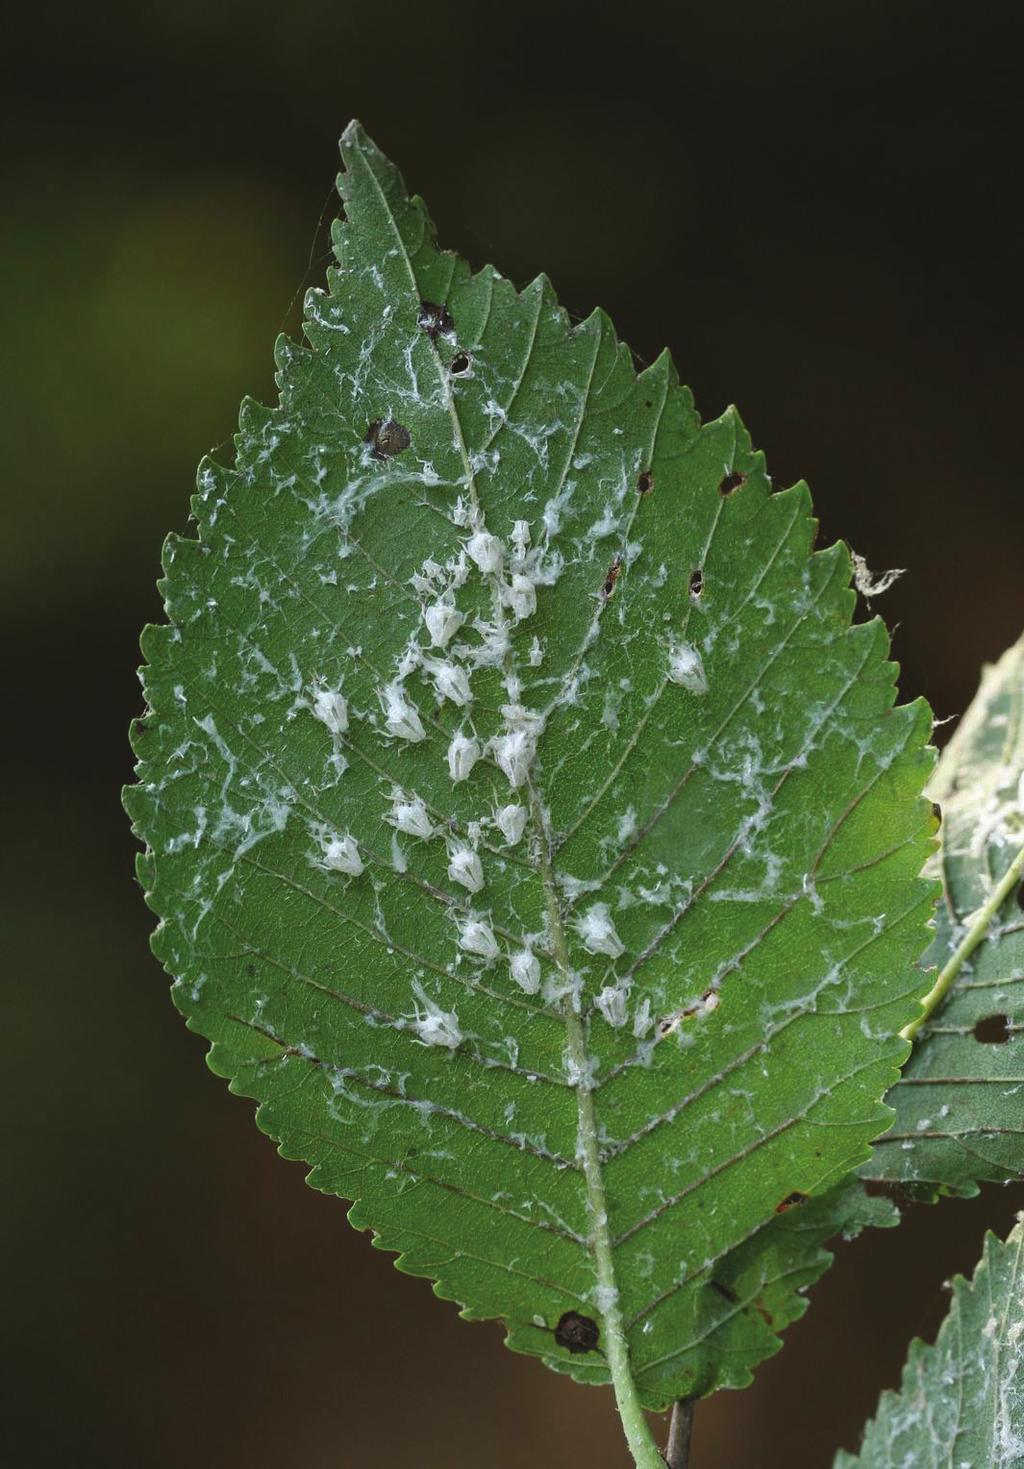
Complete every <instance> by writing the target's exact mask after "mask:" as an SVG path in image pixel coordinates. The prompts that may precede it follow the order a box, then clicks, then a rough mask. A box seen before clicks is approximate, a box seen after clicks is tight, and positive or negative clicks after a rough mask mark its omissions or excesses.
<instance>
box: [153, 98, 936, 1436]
mask: <svg viewBox="0 0 1024 1469" xmlns="http://www.w3.org/2000/svg"><path fill="white" fill-rule="evenodd" d="M342 155H343V162H344V172H343V173H342V175H341V178H340V180H339V189H340V193H341V196H342V199H343V202H344V218H343V219H342V220H340V221H339V222H338V223H337V225H336V226H335V230H334V236H333V238H334V248H335V253H336V258H337V263H336V265H334V267H333V268H332V269H331V270H330V271H329V272H328V277H327V286H326V289H325V290H317V291H314V292H312V293H311V294H310V296H309V298H308V300H307V303H306V317H305V336H306V341H305V343H301V344H300V343H295V342H291V341H287V340H282V341H280V342H279V343H278V346H277V364H278V368H279V376H278V382H279V387H280V401H279V403H278V404H277V406H276V407H273V408H267V407H263V406H261V405H259V404H256V403H254V402H250V401H247V402H246V403H244V404H243V407H242V411H241V419H240V428H239V432H238V435H237V438H236V452H235V459H234V464H233V466H231V467H226V466H224V465H221V464H219V463H216V462H214V461H213V460H206V461H204V463H203V464H202V466H201V467H200V470H199V477H198V493H197V495H196V497H195V500H194V502H193V507H194V514H195V519H196V523H197V534H196V537H195V538H194V539H191V538H188V537H182V536H172V537H171V538H170V539H169V540H168V542H167V544H166V548H165V553H164V568H165V579H164V581H163V582H162V591H163V595H164V600H165V605H166V611H167V619H168V620H167V624H166V625H164V626H159V627H150V628H148V629H147V630H146V632H145V633H144V637H143V651H144V655H145V658H146V660H147V666H146V668H145V669H144V672H143V680H144V687H145V693H146V699H147V703H148V711H147V713H146V715H145V717H144V718H143V719H142V720H141V721H140V722H138V723H137V725H136V726H135V729H134V744H135V749H136V752H137V754H138V757H139V766H138V784H137V785H136V786H134V787H133V788H132V789H130V790H129V791H128V792H127V795H126V802H127V806H128V809H129V811H130V813H131V815H132V817H133V820H134V823H135V828H136V831H137V833H138V835H139V836H140V838H141V839H142V841H143V842H144V843H145V846H146V851H145V853H144V855H143V856H142V857H141V859H140V864H139V871H140V874H141V878H142V881H143V884H144V886H145V888H146V891H147V899H148V901H149V903H150V904H151V906H152V907H153V909H154V910H155V911H156V913H157V914H158V915H159V920H160V921H159V926H158V928H157V931H156V935H155V938H154V948H155V951H156V953H157V955H158V956H159V958H160V959H161V961H162V962H163V964H164V965H165V966H166V968H167V969H168V970H169V972H170V973H171V975H172V976H173V977H174V986H173V995H174V999H175V1002H176V1004H177V1005H178V1007H179V1009H180V1010H181V1011H182V1013H183V1014H184V1015H185V1017H186V1019H187V1022H188V1024H189V1026H190V1027H191V1028H192V1029H194V1030H196V1031H198V1032H199V1033H200V1034H202V1035H203V1036H205V1037H207V1038H208V1039H209V1040H210V1041H211V1042H212V1049H211V1052H210V1065H211V1066H212V1068H213V1069H214V1070H215V1071H216V1072H218V1073H219V1074H220V1075H222V1076H224V1077H226V1078H228V1079H229V1080H230V1084H231V1087H232V1089H233V1090H234V1091H236V1092H238V1093H241V1094H243V1095H245V1096H248V1097H251V1098H254V1099H255V1100H256V1101H257V1103H258V1112H257V1119H258V1122H259V1125H260V1127H261V1128H263V1129H264V1131H266V1132H267V1133H269V1134H270V1136H271V1137H273V1138H274V1139H276V1140H277V1141H278V1143H279V1146H280V1151H281V1152H282V1154H284V1155H285V1156H286V1157H290V1158H295V1159H301V1160H302V1161H304V1162H305V1163H306V1164H307V1165H309V1166H310V1167H311V1172H310V1174H309V1181H310V1183H311V1184H312V1185H313V1186H314V1187H316V1188H318V1189H321V1190H323V1191H324V1192H326V1193H331V1194H337V1195H341V1196H342V1197H344V1198H346V1199H350V1200H353V1201H354V1202H353V1204H352V1209H351V1212H350V1216H349V1217H350V1219H351V1221H352V1223H353V1224H354V1225H355V1226H356V1227H358V1228H365V1229H369V1230H372V1231H373V1233H374V1237H375V1243H377V1244H378V1245H379V1246H380V1247H382V1248H384V1249H387V1250H392V1251H395V1252H397V1254H398V1256H399V1259H398V1261H397V1264H398V1265H399V1268H401V1269H402V1270H405V1271H407V1272H409V1273H410V1274H413V1275H422V1276H426V1277H427V1278H429V1279H430V1280H432V1281H433V1282H434V1289H435V1291H436V1292H437V1294H438V1295H440V1296H443V1297H445V1298H447V1299H451V1300H454V1301H457V1302H458V1303H459V1305H460V1306H461V1307H462V1308H463V1313H464V1315H466V1316H467V1317H470V1318H487V1317H490V1318H498V1319H500V1320H501V1321H502V1322H503V1323H504V1325H505V1327H506V1330H507V1333H508V1341H509V1344H510V1345H511V1346H512V1347H514V1348H515V1349H516V1350H519V1351H524V1352H529V1353H532V1354H534V1355H536V1356H538V1357H540V1358H541V1359H542V1360H543V1361H545V1362H546V1363H547V1364H548V1365H549V1366H551V1367H553V1368H555V1369H557V1370H558V1371H561V1372H565V1373H568V1374H570V1375H571V1376H573V1377H574V1378H577V1379H578V1380H580V1381H582V1382H589V1383H603V1382H607V1381H609V1379H613V1380H614V1383H615V1386H616V1391H617V1393H618V1395H619V1404H620V1410H621V1411H622V1414H623V1419H624V1423H625V1425H626V1429H627V1435H628V1436H630V1442H631V1444H632V1445H633V1447H634V1455H635V1457H636V1458H637V1462H638V1463H642V1464H647V1463H654V1462H656V1461H655V1460H654V1459H652V1457H651V1454H652V1453H653V1452H654V1451H653V1449H651V1450H650V1451H648V1448H647V1447H646V1443H647V1442H648V1440H643V1436H644V1434H645V1433H646V1432H647V1430H646V1428H642V1427H638V1426H637V1424H638V1423H639V1422H640V1420H641V1419H642V1414H640V1411H639V1409H640V1405H641V1404H642V1405H643V1406H645V1407H649V1408H662V1407H664V1406H665V1405H666V1404H668V1403H669V1402H670V1401H671V1400H672V1399H674V1398H676V1397H678V1396H680V1395H688V1394H694V1393H704V1392H709V1391H711V1390H712V1389H714V1388H715V1387H717V1386H721V1385H733V1386H735V1385H740V1384H742V1383H744V1382H746V1381H747V1380H748V1379H749V1376H750V1373H751V1369H752V1368H753V1367H754V1366H755V1365H756V1363H757V1362H758V1361H759V1360H760V1359H761V1358H762V1357H763V1356H765V1355H766V1354H767V1353H768V1352H770V1351H773V1350H775V1349H776V1348H777V1346H778V1338H777V1335H776V1333H777V1330H778V1329H779V1327H780V1326H781V1325H783V1324H785V1322H786V1321H788V1320H790V1319H792V1318H793V1317H794V1316H795V1315H797V1314H799V1312H800V1311H801V1310H802V1308H803V1298H802V1296H801V1295H800V1294H799V1292H800V1290H801V1288H802V1287H804V1286H806V1285H807V1284H808V1283H809V1282H810V1281H811V1280H813V1278H814V1277H815V1276H816V1275H817V1274H819V1273H820V1271H821V1269H822V1268H823V1265H824V1263H826V1261H827V1256H825V1255H823V1252H822V1250H821V1243H822V1240H823V1239H824V1238H825V1236H826V1234H827V1233H829V1232H830V1230H831V1228H832V1227H833V1225H832V1223H831V1221H832V1219H833V1217H834V1216H833V1212H832V1210H833V1205H834V1201H835V1198H836V1191H837V1190H839V1191H840V1192H841V1191H842V1190H843V1189H844V1188H848V1185H844V1180H845V1179H847V1178H848V1175H849V1174H850V1171H851V1170H852V1169H855V1168H856V1167H857V1165H858V1164H859V1163H860V1162H861V1161H862V1160H863V1158H864V1157H865V1156H866V1154H867V1151H868V1146H869V1143H870V1141H871V1140H872V1139H873V1138H875V1137H877V1136H878V1135H879V1134H880V1133H882V1132H883V1131H884V1130H885V1128H886V1126H887V1125H888V1123H889V1121H890V1117H891V1114H890V1113H889V1111H888V1110H887V1108H886V1107H885V1106H884V1104H883V1097H884V1095H885V1093H886V1091H887V1090H888V1089H889V1087H890V1086H891V1085H892V1083H893V1081H894V1080H895V1077H896V1075H897V1072H898V1068H899V1065H900V1063H901V1062H902V1060H903V1059H904V1056H905V1054H906V1050H907V1047H906V1043H905V1042H904V1041H903V1040H901V1039H900V1036H899V1029H900V1026H901V1025H903V1024H904V1023H905V1022H906V1021H907V1020H908V1019H909V1017H910V1015H911V1014H912V1012H913V1002H914V1000H915V998H916V996H917V995H918V994H919V993H920V989H921V977H920V974H919V973H918V972H917V971H916V970H915V967H914V966H915V962H916V960H917V958H918V957H919V955H920V953H921V951H922V949H923V948H924V946H925V944H926V942H927V939H928V920H929V916H930V914H931V911H932V907H933V902H934V896H935V890H934V884H932V883H930V882H928V881H925V880H922V879H921V877H920V871H921V867H922V864H923V861H924V858H925V856H926V854H927V852H928V851H929V850H930V846H931V841H932V831H933V828H934V820H933V818H932V816H931V813H930V808H929V806H928V804H927V803H926V802H925V801H924V800H923V799H922V798H921V790H922V787H923V785H924V782H925V780H926V779H927V776H928V774H929V771H930V769H931V764H932V754H931V751H930V749H929V748H928V746H927V740H928V738H929V735H930V731H931V717H930V714H929V711H928V709H927V707H926V706H925V705H924V704H923V703H922V702H916V703H914V704H910V705H908V706H902V707H897V706H896V705H895V703H894V699H895V671H896V670H895V668H894V665H893V664H891V663H890V662H888V661H887V652H888V638H887V634H886V632H885V629H884V627H883V626H882V624H881V623H880V622H879V621H878V620H877V619H872V620H870V621H867V622H864V623H860V624H857V625H851V618H852V614H853V611H854V606H855V600H856V597H855V592H854V591H853V590H852V589H851V587H850V577H851V563H850V556H849V553H848V551H847V549H846V547H845V546H843V545H842V544H836V545H833V546H830V547H828V548H826V549H823V550H814V549H813V541H814V535H815V530H816V525H815V522H814V520H813V518H812V515H811V506H810V498H809V494H808V491H807V488H806V486H805V485H803V484H802V483H801V484H797V485H795V486H793V487H792V488H790V489H787V490H782V491H780V492H774V491H773V486H772V484H771V482H770V481H769V479H768V476H767V474H766V472H765V467H764V461H763V458H762V456H761V455H760V454H759V453H755V452H754V451H753V450H752V448H751V445H750V441H749V438H748V436H747V433H746V431H745V429H744V428H743V425H742V423H741V422H740V420H739V417H738V415H737V414H736V412H735V410H733V409H729V410H728V411H726V412H725V413H724V414H723V415H722V416H721V417H720V418H718V419H716V420H715V421H713V422H711V423H708V424H705V425H702V424H701V421H700V419H699V418H698V416H697V413H696V411H695V409H694V406H693V401H692V398H691V395H690V393H689V392H688V390H687V389H685V388H683V387H681V386H680V385H679V383H678V380H677V377H676V374H675V371H674V369H673V367H672V364H671V362H670V359H669V358H668V356H667V354H663V355H662V356H661V357H659V358H658V360H657V361H656V362H654V363H653V364H652V365H651V366H649V367H646V368H645V369H644V370H643V371H641V372H639V373H638V372H636V371H635V369H634V366H633V363H632V360H631V357H630V354H629V352H628V350H627V349H626V348H625V347H624V346H622V345H621V344H620V343H619V342H618V341H617V339H616V337H615V334H614V331H613V329H612V327H611V324H610V323H609V321H608V319H607V318H606V317H605V316H604V315H603V314H602V313H600V312H595V313H594V314H593V315H592V316H590V317H588V318H587V320H585V321H583V322H581V323H579V324H578V325H573V324H571V323H570V321H569V320H568V318H567V317H566V315H565V313H564V312H563V311H562V310H561V309H560V307H559V306H558V303H557V301H556V300H555V297H554V294H553V292H552V290H551V287H550V285H549V284H548V283H547V281H546V280H545V279H543V278H541V279H538V280H537V281H534V282H533V283H532V284H531V285H528V286H527V287H526V288H525V289H523V290H522V291H517V290H516V289H515V288H514V287H513V286H512V285H511V284H510V283H509V282H508V281H506V280H505V279H503V278H502V276H501V275H499V274H498V272H497V271H495V270H494V269H492V268H490V267H487V268H484V269H482V270H480V271H478V272H476V273H473V272H471V271H470V269H469V267H468V266H467V265H466V264H465V263H464V262H463V261H461V260H460V259H459V258H458V257H457V256H455V255H453V254H450V253H447V252H445V251H442V250H440V249H439V248H438V247H437V245H436V244H435V241H434V235H433V231H432V228H431V225H430V223H429V220H428V218H427V215H426V212H425V209H424V207H423V205H422V202H421V201H420V200H419V199H417V198H410V197H409V196H408V194H407V193H406V190H405V187H404V185H403V183H402V180H401V178H400V176H399V174H398V173H397V171H396V170H395V169H394V168H393V167H392V166H391V165H390V164H389V163H388V162H387V161H386V160H385V159H384V158H383V157H382V155H381V154H380V153H379V152H378V151H377V149H376V148H375V147H374V146H373V144H372V143H371V142H370V141H369V140H368V139H367V138H366V136H365V134H363V133H362V131H361V130H360V129H359V128H358V126H356V125H353V126H352V127H351V128H350V129H349V130H348V131H347V132H346V134H345V137H344V139H343V142H342ZM854 1191H855V1192H857V1190H856V1189H855V1190H854ZM854 1207H855V1209H858V1208H859V1209H861V1210H863V1208H864V1207H865V1206H864V1204H863V1201H861V1203H860V1204H859V1205H855V1206H854Z"/></svg>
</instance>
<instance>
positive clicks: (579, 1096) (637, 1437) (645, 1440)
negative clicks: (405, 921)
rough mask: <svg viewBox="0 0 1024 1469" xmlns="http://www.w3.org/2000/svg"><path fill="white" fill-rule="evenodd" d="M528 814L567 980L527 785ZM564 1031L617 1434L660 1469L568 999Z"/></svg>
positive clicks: (544, 849)
mask: <svg viewBox="0 0 1024 1469" xmlns="http://www.w3.org/2000/svg"><path fill="white" fill-rule="evenodd" d="M529 791H530V810H531V814H532V817H533V823H534V827H535V829H536V832H537V845H538V849H539V865H540V870H541V876H542V878H543V881H544V896H545V901H546V904H547V915H548V929H549V933H550V941H551V952H552V955H553V957H554V959H555V962H556V964H557V965H558V968H559V970H560V971H561V973H562V975H563V976H564V978H565V979H566V980H567V981H568V980H569V979H570V978H571V975H572V963H571V961H570V958H569V945H568V941H567V939H566V934H565V925H564V924H563V922H562V912H561V907H560V905H559V901H558V889H557V888H556V886H555V878H554V873H553V871H552V869H551V859H550V855H549V850H550V843H549V839H548V831H547V822H546V820H545V818H544V811H543V808H542V807H541V803H540V800H539V799H538V796H537V792H536V790H535V789H534V787H533V784H532V782H530V784H529ZM564 1013H565V1028H566V1034H567V1038H568V1054H569V1063H570V1066H571V1067H572V1071H573V1076H574V1081H575V1089H576V1109H577V1150H578V1156H579V1161H580V1163H581V1164H582V1167H583V1177H584V1181H585V1183H586V1189H587V1216H588V1219H589V1222H590V1248H591V1251H592V1253H593V1256H594V1274H595V1276H596V1280H597V1293H596V1310H597V1313H598V1315H599V1316H600V1318H601V1345H602V1347H603V1348H604V1354H605V1360H606V1362H607V1363H608V1371H609V1373H610V1375H611V1379H612V1387H613V1388H614V1390H615V1403H616V1406H617V1407H618V1410H619V1418H620V1420H621V1422H622V1431H623V1432H624V1434H625V1435H626V1442H627V1444H628V1445H629V1448H630V1452H631V1453H632V1455H633V1462H634V1463H635V1465H636V1469H665V1460H664V1459H663V1458H662V1456H661V1453H660V1451H659V1449H658V1447H657V1445H656V1444H655V1442H654V1437H653V1435H652V1433H651V1430H650V1426H649V1424H648V1422H647V1416H646V1414H645V1413H644V1409H643V1405H642V1404H641V1402H640V1395H639V1393H638V1392H637V1389H636V1383H635V1382H634V1381H633V1373H632V1370H631V1369H630V1365H629V1343H628V1342H627V1340H626V1329H625V1326H624V1325H623V1321H622V1311H621V1310H620V1308H619V1291H618V1286H617V1284H616V1280H615V1262H614V1259H613V1256H612V1238H611V1231H610V1229H609V1226H608V1203H607V1199H606V1196H605V1191H604V1174H603V1172H602V1169H601V1155H600V1147H599V1144H598V1131H597V1113H596V1111H595V1108H594V1093H593V1090H592V1089H591V1084H590V1061H589V1057H588V1055H587V1037H586V1028H585V1026H584V1023H583V1020H582V1018H581V1016H580V1015H579V1014H577V1012H576V1010H575V1008H574V1005H573V1000H572V996H571V995H570V996H568V997H567V998H566V1000H565V1002H564Z"/></svg>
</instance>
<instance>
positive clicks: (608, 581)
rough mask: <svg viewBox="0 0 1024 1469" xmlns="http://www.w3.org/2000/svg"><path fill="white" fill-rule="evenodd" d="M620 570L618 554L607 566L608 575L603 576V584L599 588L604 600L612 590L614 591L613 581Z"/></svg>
mask: <svg viewBox="0 0 1024 1469" xmlns="http://www.w3.org/2000/svg"><path fill="white" fill-rule="evenodd" d="M621 570H622V562H621V561H620V560H619V558H618V556H616V558H615V560H614V561H613V562H612V564H611V566H609V568H608V575H607V576H606V577H605V579H604V586H603V587H602V588H601V596H602V597H604V599H605V601H607V600H608V598H609V597H610V596H611V594H612V592H614V590H615V583H616V582H617V581H618V579H619V572H620V571H621Z"/></svg>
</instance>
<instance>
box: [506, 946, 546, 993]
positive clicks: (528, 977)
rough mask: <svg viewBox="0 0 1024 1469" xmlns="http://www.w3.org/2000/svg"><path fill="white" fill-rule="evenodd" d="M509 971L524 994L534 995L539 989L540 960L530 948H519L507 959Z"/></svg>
mask: <svg viewBox="0 0 1024 1469" xmlns="http://www.w3.org/2000/svg"><path fill="white" fill-rule="evenodd" d="M508 967H509V972H510V973H511V975H512V978H513V979H514V980H515V982H516V984H517V985H518V986H519V988H520V989H521V990H523V991H524V993H525V994H528V995H535V994H536V993H537V991H538V990H539V989H540V960H539V959H538V958H537V955H536V954H534V953H533V952H532V950H530V949H520V950H519V952H518V953H516V954H513V955H512V957H511V959H510V960H509V964H508Z"/></svg>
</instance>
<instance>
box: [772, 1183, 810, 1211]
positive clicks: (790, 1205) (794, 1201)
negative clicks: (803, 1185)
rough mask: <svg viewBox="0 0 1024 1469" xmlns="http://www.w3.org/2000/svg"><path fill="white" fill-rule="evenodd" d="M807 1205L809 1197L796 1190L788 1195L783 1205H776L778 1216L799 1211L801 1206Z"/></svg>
mask: <svg viewBox="0 0 1024 1469" xmlns="http://www.w3.org/2000/svg"><path fill="white" fill-rule="evenodd" d="M806 1203H807V1195H806V1194H802V1193H801V1192H800V1190H799V1189H794V1190H793V1192H792V1193H791V1194H787V1195H786V1197H785V1198H784V1199H783V1201H782V1203H781V1204H776V1205H775V1212H776V1214H788V1213H789V1211H790V1209H798V1208H799V1207H800V1205H801V1204H806Z"/></svg>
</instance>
